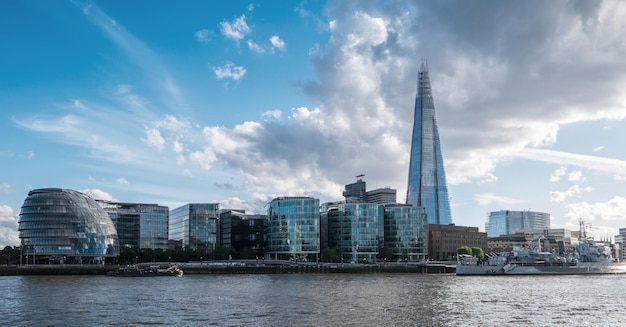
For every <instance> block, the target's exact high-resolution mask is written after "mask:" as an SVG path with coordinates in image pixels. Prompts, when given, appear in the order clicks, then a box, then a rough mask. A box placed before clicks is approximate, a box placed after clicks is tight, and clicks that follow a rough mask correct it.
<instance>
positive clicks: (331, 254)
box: [320, 248, 340, 262]
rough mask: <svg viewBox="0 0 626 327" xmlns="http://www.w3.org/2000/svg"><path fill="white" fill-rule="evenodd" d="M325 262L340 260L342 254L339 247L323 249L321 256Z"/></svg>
mask: <svg viewBox="0 0 626 327" xmlns="http://www.w3.org/2000/svg"><path fill="white" fill-rule="evenodd" d="M320 259H321V260H322V261H323V262H339V260H340V255H339V249H337V248H325V249H323V250H322V253H321V258H320Z"/></svg>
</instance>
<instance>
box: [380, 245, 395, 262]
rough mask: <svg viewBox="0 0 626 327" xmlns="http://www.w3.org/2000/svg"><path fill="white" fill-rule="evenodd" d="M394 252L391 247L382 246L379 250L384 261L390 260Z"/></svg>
mask: <svg viewBox="0 0 626 327" xmlns="http://www.w3.org/2000/svg"><path fill="white" fill-rule="evenodd" d="M392 256H393V253H392V252H391V248H389V247H382V248H380V249H379V250H378V259H379V260H383V261H390V260H391V257H392Z"/></svg>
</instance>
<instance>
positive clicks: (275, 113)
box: [262, 109, 283, 119]
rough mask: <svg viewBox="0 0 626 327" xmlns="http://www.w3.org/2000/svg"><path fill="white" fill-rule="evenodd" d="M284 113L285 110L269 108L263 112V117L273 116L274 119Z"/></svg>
mask: <svg viewBox="0 0 626 327" xmlns="http://www.w3.org/2000/svg"><path fill="white" fill-rule="evenodd" d="M282 115H283V112H282V111H280V110H279V109H275V110H267V111H265V112H264V113H263V114H262V116H263V117H271V118H274V119H280V118H281V117H282Z"/></svg>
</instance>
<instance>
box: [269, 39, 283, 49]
mask: <svg viewBox="0 0 626 327" xmlns="http://www.w3.org/2000/svg"><path fill="white" fill-rule="evenodd" d="M270 43H272V47H274V48H276V49H278V50H280V51H285V42H284V41H283V40H281V39H280V37H278V35H273V36H272V37H270Z"/></svg>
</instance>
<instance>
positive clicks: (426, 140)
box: [406, 63, 452, 225]
mask: <svg viewBox="0 0 626 327" xmlns="http://www.w3.org/2000/svg"><path fill="white" fill-rule="evenodd" d="M406 203H407V204H411V205H413V206H415V207H424V208H426V213H427V214H428V223H429V224H439V225H448V224H451V223H452V215H451V211H450V199H449V198H448V186H447V184H446V175H445V172H444V167H443V155H442V154H441V144H440V141H439V131H438V127H437V116H436V114H435V105H434V102H433V95H432V91H431V88H430V78H429V76H428V67H427V66H426V64H425V63H422V66H421V68H420V70H419V77H418V86H417V97H416V99H415V117H414V121H413V137H412V141H411V159H410V163H409V179H408V188H407V196H406Z"/></svg>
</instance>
